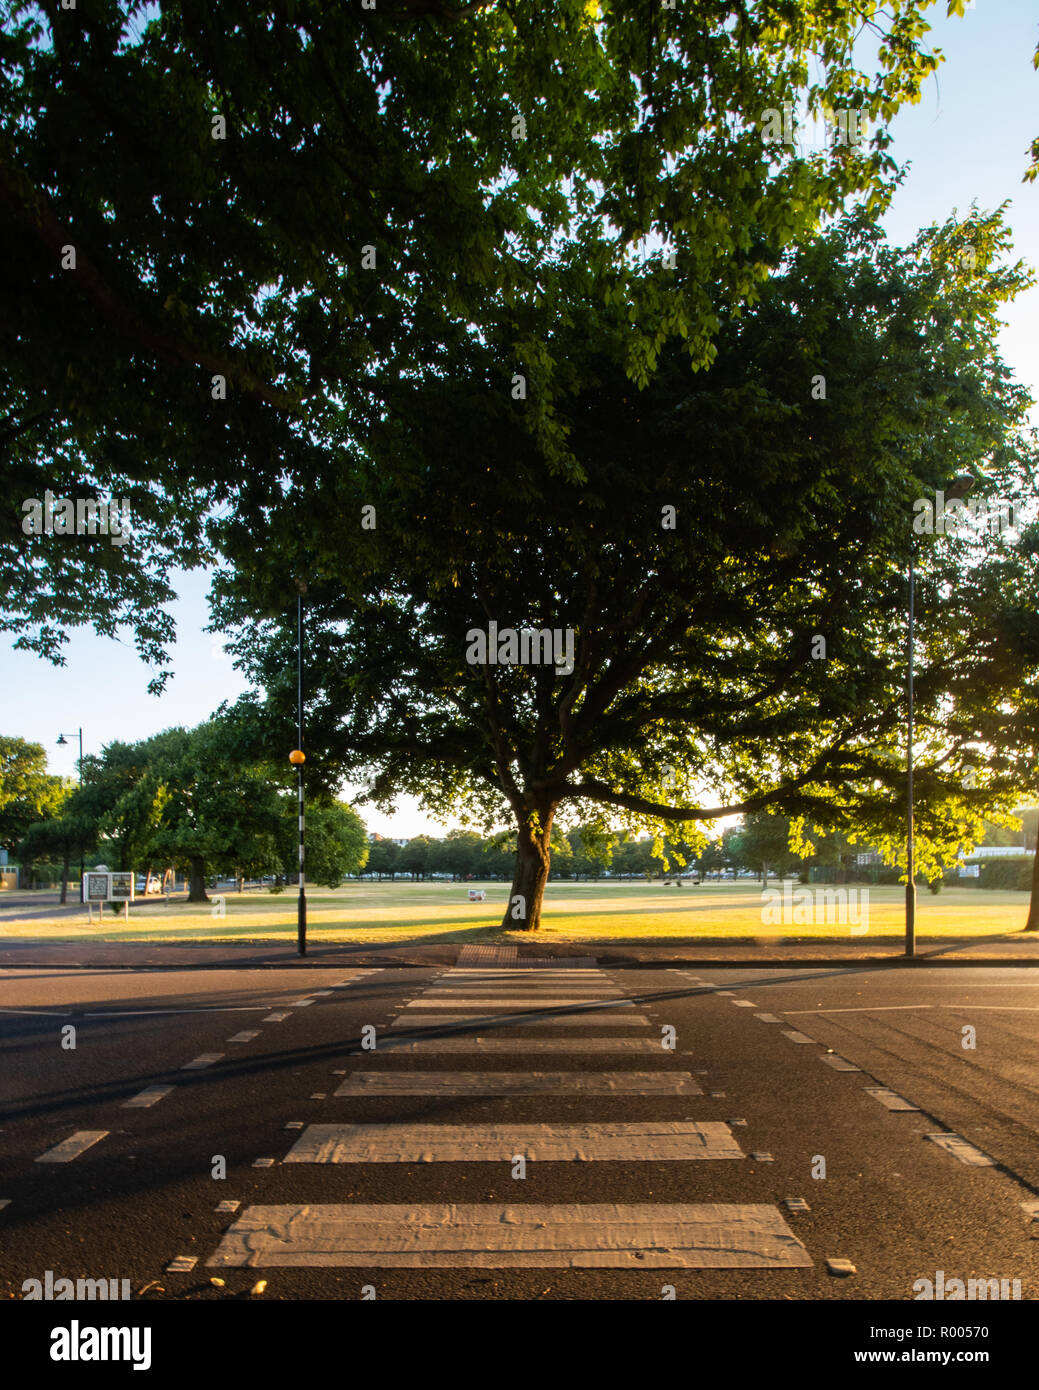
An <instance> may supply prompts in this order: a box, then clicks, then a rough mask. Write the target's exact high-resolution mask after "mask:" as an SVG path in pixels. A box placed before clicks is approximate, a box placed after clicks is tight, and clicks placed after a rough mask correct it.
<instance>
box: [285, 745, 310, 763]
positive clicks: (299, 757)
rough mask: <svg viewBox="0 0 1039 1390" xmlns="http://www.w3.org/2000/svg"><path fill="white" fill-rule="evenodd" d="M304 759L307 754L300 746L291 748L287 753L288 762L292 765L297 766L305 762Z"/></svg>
mask: <svg viewBox="0 0 1039 1390" xmlns="http://www.w3.org/2000/svg"><path fill="white" fill-rule="evenodd" d="M306 759H307V755H306V753H304V752H303V749H302V748H293V750H292V752H291V753H290V754H289V762H290V763H291V764H292V766H293V767H299V766H300V764H301V763H304V762H306Z"/></svg>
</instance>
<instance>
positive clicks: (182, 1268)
mask: <svg viewBox="0 0 1039 1390" xmlns="http://www.w3.org/2000/svg"><path fill="white" fill-rule="evenodd" d="M197 1264H198V1256H197V1255H178V1256H177V1257H176V1258H175V1259H173V1260H170V1262H169V1264H168V1265H167V1266H166V1273H167V1274H190V1273H191V1271H192V1270H193V1269H194V1268H195V1266H196V1265H197Z"/></svg>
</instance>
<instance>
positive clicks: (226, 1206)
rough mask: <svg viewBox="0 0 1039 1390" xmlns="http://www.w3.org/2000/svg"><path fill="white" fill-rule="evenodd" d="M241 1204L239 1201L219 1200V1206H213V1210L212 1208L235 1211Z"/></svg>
mask: <svg viewBox="0 0 1039 1390" xmlns="http://www.w3.org/2000/svg"><path fill="white" fill-rule="evenodd" d="M241 1205H242V1204H241V1202H221V1203H220V1204H219V1206H215V1207H214V1208H213V1210H214V1211H228V1212H231V1211H237V1210H238V1208H239V1207H240V1206H241Z"/></svg>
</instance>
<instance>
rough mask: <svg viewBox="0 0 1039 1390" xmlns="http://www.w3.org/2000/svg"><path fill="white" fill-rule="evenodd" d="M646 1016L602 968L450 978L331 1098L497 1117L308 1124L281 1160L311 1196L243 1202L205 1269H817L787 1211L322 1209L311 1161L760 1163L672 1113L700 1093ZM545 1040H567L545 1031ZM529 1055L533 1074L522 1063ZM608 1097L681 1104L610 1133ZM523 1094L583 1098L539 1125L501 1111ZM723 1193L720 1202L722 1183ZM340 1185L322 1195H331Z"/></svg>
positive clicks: (555, 1099)
mask: <svg viewBox="0 0 1039 1390" xmlns="http://www.w3.org/2000/svg"><path fill="white" fill-rule="evenodd" d="M643 1008H644V1006H643V1005H642V1004H641V1003H637V1002H636V1001H634V1000H632V999H629V998H626V997H625V993H624V990H623V989H621V988H620V987H619V986H618V985H617V984H616V983H615V982H614V981H613V980H612V979H611V978H610V976H609V975H608V974H607V973H606V972H605V971H604V970H602V969H601V968H599V967H598V966H596V965H591V964H582V965H579V966H577V967H575V968H568V967H567V966H556V965H554V964H549V963H539V964H538V965H536V966H526V965H525V963H524V962H520V961H516V963H514V964H513V963H510V964H504V965H503V964H502V963H501V961H500V959H497V960H496V959H490V958H488V957H487V956H484V957H482V958H480V959H479V960H477V961H475V962H468V961H465V962H460V963H459V964H458V965H457V966H456V967H454V968H453V969H448V970H446V971H445V972H444V973H443V974H441V975H439V976H438V977H437V978H436V979H434V980H433V981H431V982H430V983H429V984H428V985H427V987H426V988H425V989H424V990H423V991H422V993H421V995H420V996H419V997H418V998H416V999H414V1000H412V1001H411V1002H410V1003H408V1004H405V1005H404V1006H403V1007H402V1008H400V1009H399V1011H398V1016H397V1017H396V1018H394V1019H393V1021H392V1022H391V1023H390V1024H389V1026H388V1027H387V1028H386V1029H384V1030H382V1031H381V1032H380V1034H379V1036H378V1038H377V1043H376V1046H375V1048H374V1050H366V1049H364V1048H359V1049H356V1050H350V1051H348V1052H347V1053H346V1057H347V1059H348V1062H349V1065H348V1066H347V1068H346V1070H345V1074H343V1073H340V1077H341V1080H340V1084H339V1085H338V1086H337V1087H336V1089H335V1091H334V1093H333V1097H332V1098H333V1099H334V1100H336V1101H343V1102H345V1103H346V1104H347V1105H349V1103H350V1102H351V1101H352V1100H355V1099H362V1098H367V1097H382V1098H387V1097H389V1098H401V1099H403V1100H407V1099H409V1098H417V1100H418V1101H419V1102H421V1101H422V1100H423V1099H425V1100H428V1101H429V1102H430V1104H429V1106H425V1107H421V1108H424V1109H426V1110H427V1111H428V1112H429V1113H430V1114H431V1115H432V1116H434V1117H435V1116H436V1115H437V1113H438V1112H440V1111H441V1110H442V1109H443V1108H444V1106H443V1105H442V1104H440V1103H441V1102H444V1103H448V1104H450V1103H451V1102H459V1103H468V1102H489V1103H490V1104H491V1106H492V1107H493V1108H492V1109H491V1112H490V1113H491V1114H492V1115H493V1116H494V1118H492V1119H490V1120H488V1119H486V1118H485V1116H486V1113H487V1111H486V1108H485V1109H484V1114H483V1115H482V1116H481V1119H480V1122H479V1123H473V1122H465V1121H459V1122H455V1123H444V1122H440V1123H438V1122H436V1120H435V1119H430V1118H427V1117H425V1116H423V1117H420V1118H417V1119H414V1120H412V1119H402V1120H394V1121H389V1122H387V1121H385V1120H381V1121H378V1122H374V1123H356V1122H352V1121H348V1122H346V1121H345V1122H343V1123H332V1124H328V1123H323V1124H307V1125H305V1126H304V1127H303V1128H302V1129H301V1130H300V1132H299V1133H298V1135H296V1136H295V1137H294V1142H293V1143H292V1145H291V1147H290V1148H289V1150H288V1152H287V1153H285V1154H284V1156H283V1158H282V1159H281V1164H282V1165H283V1166H284V1167H285V1168H288V1167H289V1165H291V1167H292V1175H293V1179H294V1181H295V1183H296V1187H295V1189H294V1191H296V1192H298V1194H299V1199H298V1200H297V1201H295V1202H293V1203H290V1204H279V1205H262V1204H258V1205H250V1206H248V1207H246V1208H245V1209H244V1210H243V1211H241V1212H240V1214H238V1217H237V1219H236V1220H235V1221H234V1222H233V1224H232V1225H231V1226H230V1227H229V1228H228V1229H227V1231H226V1232H225V1234H224V1236H223V1238H222V1239H221V1241H220V1244H219V1246H218V1247H217V1249H216V1251H215V1252H214V1253H213V1254H212V1255H211V1256H210V1258H209V1259H208V1261H207V1265H208V1266H209V1267H211V1268H214V1269H221V1268H225V1269H226V1268H234V1267H253V1268H259V1267H264V1268H266V1267H275V1266H282V1267H327V1268H333V1267H342V1268H347V1267H352V1268H369V1269H371V1270H373V1271H375V1270H378V1269H380V1268H381V1269H393V1268H444V1269H447V1268H462V1269H466V1268H473V1269H488V1268H493V1269H510V1268H513V1269H523V1268H528V1269H529V1268H557V1269H566V1268H570V1269H581V1268H585V1269H592V1268H597V1269H606V1268H612V1269H634V1268H639V1269H646V1268H673V1269H732V1268H743V1269H797V1268H810V1267H811V1266H812V1263H813V1262H812V1260H811V1258H810V1256H809V1254H808V1252H807V1250H806V1249H805V1247H804V1245H803V1244H802V1243H801V1241H800V1240H798V1238H797V1237H796V1236H795V1234H794V1233H793V1231H792V1230H791V1229H790V1227H789V1226H788V1225H787V1223H786V1221H785V1219H784V1216H783V1214H782V1213H781V1211H780V1209H779V1206H778V1205H768V1204H763V1203H748V1202H728V1203H727V1202H724V1201H718V1200H715V1201H708V1202H682V1203H676V1202H663V1201H658V1202H648V1201H647V1202H642V1201H638V1202H623V1201H619V1202H608V1203H607V1202H569V1203H567V1202H559V1203H546V1202H543V1201H527V1200H525V1197H524V1190H523V1184H522V1182H517V1183H516V1196H515V1198H514V1200H510V1201H509V1202H507V1203H504V1202H501V1201H498V1202H492V1201H488V1202H485V1203H474V1202H472V1201H459V1202H458V1203H453V1202H445V1201H438V1202H432V1203H428V1204H424V1205H423V1204H408V1205H404V1204H399V1203H395V1202H381V1203H375V1204H372V1203H360V1202H341V1203H327V1202H313V1201H310V1200H308V1197H309V1196H310V1193H308V1180H307V1175H308V1172H313V1171H314V1167H315V1165H346V1166H347V1169H349V1167H350V1165H360V1164H365V1165H368V1164H376V1165H380V1166H381V1165H385V1164H416V1165H437V1171H438V1173H440V1174H441V1175H443V1174H444V1173H445V1172H446V1173H447V1174H450V1171H451V1170H450V1165H452V1164H473V1163H485V1164H491V1163H494V1164H498V1165H513V1172H512V1176H513V1177H523V1176H525V1173H526V1165H527V1164H530V1163H533V1164H538V1163H580V1164H582V1165H595V1164H601V1165H609V1167H610V1168H612V1167H614V1166H615V1165H622V1164H639V1163H642V1162H644V1161H645V1162H652V1163H658V1164H659V1163H663V1164H679V1163H682V1164H685V1163H689V1162H694V1161H695V1162H696V1167H697V1170H704V1169H706V1168H710V1169H711V1171H717V1172H718V1173H719V1174H720V1175H723V1174H724V1172H725V1171H726V1170H731V1169H732V1165H733V1164H734V1163H738V1162H739V1161H740V1160H744V1159H747V1158H748V1157H750V1156H749V1155H748V1154H746V1153H745V1152H744V1151H743V1149H742V1147H741V1145H740V1143H739V1140H738V1139H737V1137H736V1134H734V1132H733V1128H732V1126H731V1124H730V1123H725V1122H722V1121H720V1120H717V1119H711V1118H707V1117H705V1116H704V1115H700V1116H697V1115H695V1113H693V1114H689V1115H688V1116H687V1117H685V1118H682V1119H674V1118H673V1114H674V1110H673V1102H674V1098H675V1097H679V1098H683V1097H685V1098H689V1099H690V1101H691V1102H692V1106H695V1105H696V1104H697V1100H696V1098H697V1097H703V1096H704V1090H703V1087H702V1086H701V1085H700V1083H699V1081H698V1080H697V1077H696V1075H694V1073H693V1071H692V1070H691V1069H690V1063H689V1059H688V1054H687V1053H684V1052H681V1051H677V1050H672V1048H671V1047H669V1044H668V1041H667V1038H666V1034H667V1032H668V1028H667V1027H666V1026H664V1027H663V1028H661V1027H660V1026H657V1025H655V1024H654V1023H653V1021H652V1019H651V1018H650V1017H649V1015H648V1012H644V1011H643ZM578 1028H579V1029H580V1031H579V1032H575V1031H571V1030H575V1029H578ZM547 1029H551V1030H552V1031H553V1034H554V1036H551V1037H548V1036H542V1035H541V1032H542V1031H544V1030H547ZM536 1030H541V1031H536ZM636 1031H637V1036H632V1033H633V1032H636ZM672 1031H673V1030H672ZM662 1035H664V1036H662ZM590 1054H602V1063H601V1068H596V1066H595V1063H590V1061H589V1055H590ZM488 1055H490V1060H487V1059H488ZM427 1056H428V1057H429V1058H430V1064H429V1066H428V1067H424V1066H423V1063H422V1058H424V1057H427ZM629 1057H630V1058H631V1059H633V1060H632V1062H631V1063H628V1064H627V1065H625V1063H626V1062H627V1059H628V1058H629ZM413 1058H414V1059H416V1062H414V1063H413V1062H412V1059H413ZM455 1058H457V1061H456V1060H455ZM495 1058H498V1059H500V1060H498V1061H497V1064H496V1063H495ZM527 1058H529V1059H530V1063H531V1065H530V1068H529V1069H527V1068H524V1067H523V1062H524V1060H525V1059H527ZM651 1058H652V1063H651V1062H650V1059H651ZM398 1059H400V1060H398ZM509 1064H511V1069H510V1066H509ZM610 1096H621V1097H638V1098H639V1100H640V1102H641V1104H642V1107H643V1108H645V1103H646V1102H650V1103H652V1102H653V1101H654V1099H655V1098H658V1097H659V1098H661V1102H660V1103H662V1104H663V1103H665V1102H671V1105H672V1109H671V1110H670V1111H669V1112H664V1113H663V1114H661V1116H660V1118H652V1117H650V1118H641V1119H637V1120H633V1119H625V1120H623V1121H620V1120H614V1119H611V1118H609V1111H606V1112H603V1111H602V1109H601V1107H602V1105H603V1104H605V1101H604V1100H603V1099H602V1098H606V1097H610ZM524 1097H535V1098H539V1100H538V1103H539V1104H540V1098H544V1104H545V1105H552V1106H553V1107H554V1109H555V1111H558V1108H559V1105H560V1098H563V1099H564V1100H570V1101H572V1102H573V1104H572V1106H570V1107H568V1109H569V1110H571V1111H572V1112H573V1113H572V1114H570V1115H568V1117H567V1118H566V1119H565V1120H563V1121H560V1120H558V1119H553V1118H552V1112H551V1111H550V1112H549V1113H548V1114H547V1115H546V1116H545V1119H544V1120H542V1121H538V1122H527V1123H516V1122H514V1120H513V1119H512V1118H511V1117H510V1116H509V1115H508V1114H507V1113H505V1112H503V1113H502V1114H501V1115H500V1116H498V1115H496V1114H495V1111H496V1110H497V1109H498V1107H499V1106H501V1107H507V1106H509V1105H510V1104H511V1103H512V1102H513V1100H514V1099H516V1098H520V1102H521V1103H522V1098H524ZM597 1107H599V1114H596V1113H595V1112H596V1108H597ZM683 1108H686V1107H683ZM688 1108H690V1109H691V1108H692V1107H688ZM658 1109H659V1106H658ZM535 1113H536V1110H535ZM441 1165H443V1167H441ZM355 1171H356V1170H355ZM592 1171H593V1174H594V1172H595V1171H596V1170H595V1169H594V1168H593V1169H592ZM603 1171H604V1172H605V1171H606V1169H605V1167H604V1170H603ZM717 1186H718V1188H720V1189H722V1190H723V1189H724V1176H721V1177H720V1178H719V1179H718V1181H717ZM312 1190H313V1189H312V1188H311V1191H312ZM328 1190H329V1189H328V1185H327V1182H325V1183H324V1185H323V1186H322V1191H323V1192H324V1193H326V1194H327V1193H328ZM344 1190H345V1189H344ZM442 1190H443V1189H442ZM447 1191H448V1193H449V1192H450V1188H449V1187H448V1189H447ZM461 1195H462V1194H461V1193H460V1196H461ZM466 1195H467V1194H466ZM711 1195H715V1190H714V1189H712V1194H711Z"/></svg>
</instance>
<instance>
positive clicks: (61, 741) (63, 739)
mask: <svg viewBox="0 0 1039 1390" xmlns="http://www.w3.org/2000/svg"><path fill="white" fill-rule="evenodd" d="M78 732H79V785H80V787H82V786H83V730H82V729H80V730H79V731H78ZM58 743H59V745H60V746H61V747H64V746H65V745H66V744H67V743H68V739H67V738H66V737H65V735H64V734H59V735H58ZM79 896H80V898H81V899H82V897H83V841H82V840H80V842H79Z"/></svg>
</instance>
